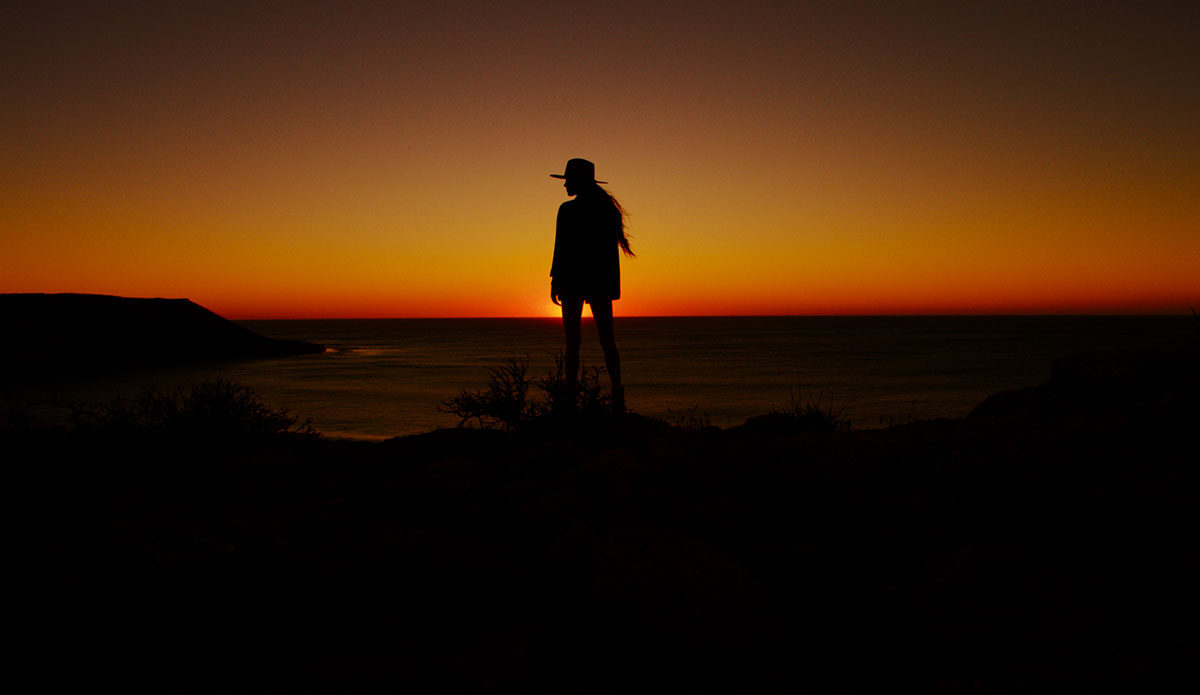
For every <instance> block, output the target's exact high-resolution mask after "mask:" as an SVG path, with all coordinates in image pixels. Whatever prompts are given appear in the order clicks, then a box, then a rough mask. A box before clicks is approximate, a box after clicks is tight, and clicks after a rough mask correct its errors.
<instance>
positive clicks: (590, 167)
mask: <svg viewBox="0 0 1200 695" xmlns="http://www.w3.org/2000/svg"><path fill="white" fill-rule="evenodd" d="M550 175H551V176H553V177H554V178H556V179H570V180H571V181H589V182H591V183H608V182H607V181H597V180H596V165H595V164H592V163H591V162H589V161H588V160H586V159H579V158H575V159H568V160H567V168H566V170H565V171H563V173H561V174H550Z"/></svg>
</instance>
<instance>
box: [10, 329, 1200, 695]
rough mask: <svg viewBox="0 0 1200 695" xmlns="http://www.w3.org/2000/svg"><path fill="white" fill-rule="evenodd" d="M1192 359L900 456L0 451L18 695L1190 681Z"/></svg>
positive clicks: (441, 448) (663, 433) (724, 440)
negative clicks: (103, 688) (42, 692)
mask: <svg viewBox="0 0 1200 695" xmlns="http://www.w3.org/2000/svg"><path fill="white" fill-rule="evenodd" d="M1196 357H1197V355H1196V353H1195V352H1190V353H1122V354H1118V355H1105V356H1083V357H1078V358H1073V359H1071V360H1064V361H1061V362H1059V363H1057V364H1056V366H1055V371H1054V378H1053V379H1052V380H1051V381H1050V382H1049V383H1047V384H1044V385H1042V386H1039V387H1035V388H1031V389H1027V390H1025V391H1021V392H1013V393H1008V394H1000V395H998V396H996V397H993V398H991V399H989V400H988V401H987V402H985V403H984V404H982V405H981V406H980V407H979V408H978V409H976V411H975V412H974V413H972V415H971V416H969V417H967V418H965V419H961V420H940V421H933V422H917V423H912V424H908V425H904V426H898V427H893V428H889V429H885V430H865V431H825V432H797V431H792V430H793V429H795V428H791V427H789V425H788V423H787V422H786V421H785V420H780V419H778V418H766V419H763V420H759V421H756V422H752V423H750V424H749V425H748V426H744V427H741V428H732V429H728V430H719V429H715V428H693V429H680V428H678V427H670V426H668V425H666V424H665V423H662V422H660V421H654V420H649V419H646V418H641V417H638V416H636V415H630V416H627V417H625V418H622V419H620V420H618V421H614V422H593V423H590V424H589V425H586V426H578V427H575V428H574V429H567V430H563V431H559V432H558V433H553V432H551V433H547V432H541V433H540V434H537V435H533V434H525V435H515V434H504V433H501V432H494V431H481V430H441V431H436V432H431V433H428V434H424V435H419V436H414V437H404V438H399V439H393V440H390V441H386V442H382V443H367V442H346V441H330V440H325V439H323V438H320V437H316V436H311V435H292V436H283V437H274V438H270V439H266V440H262V439H259V440H255V441H252V442H247V441H239V442H232V441H223V440H221V439H219V438H215V439H211V440H207V439H204V438H190V439H188V440H186V441H180V440H179V438H171V437H163V436H157V435H144V436H138V435H131V434H129V433H123V434H119V435H115V434H112V433H105V432H103V431H96V432H89V433H74V434H70V433H63V432H61V431H47V430H39V429H36V428H10V429H7V430H4V431H2V432H0V437H2V440H3V447H4V449H3V450H4V451H5V452H6V455H5V460H6V462H7V463H6V466H5V472H6V474H7V484H6V485H5V493H6V498H7V499H6V500H5V502H4V507H5V510H6V515H7V516H8V521H7V523H6V551H7V552H6V555H7V556H8V560H7V563H6V565H7V568H8V569H7V570H6V571H5V575H6V584H7V587H8V590H7V591H6V592H5V597H6V601H5V603H6V613H7V619H6V624H7V626H8V632H9V634H10V636H16V637H17V638H18V640H19V643H20V648H19V649H17V650H15V651H10V653H9V656H10V658H12V659H13V663H14V670H13V671H12V673H14V674H15V673H22V672H24V673H26V674H27V675H32V676H35V677H36V678H38V679H39V681H37V682H40V683H41V684H42V685H44V686H46V687H50V686H53V685H57V684H61V683H64V682H68V681H70V682H73V683H89V684H91V685H92V686H93V687H95V686H96V685H98V684H100V683H119V684H122V685H124V686H125V687H126V688H127V689H129V688H138V687H141V688H146V689H154V690H254V691H260V692H261V691H288V692H291V691H295V690H363V689H367V690H374V689H379V690H411V691H413V692H429V691H451V692H462V691H517V692H609V691H629V690H635V691H637V690H660V689H663V688H667V687H669V688H671V690H672V691H678V690H680V689H684V688H686V689H689V690H714V691H721V692H793V691H798V690H806V689H811V690H813V691H816V692H826V691H860V690H867V689H871V690H882V689H884V688H886V689H888V690H895V689H919V690H925V691H933V692H965V691H970V692H1013V691H1018V690H1031V691H1047V690H1050V689H1052V688H1053V689H1055V690H1062V691H1080V690H1098V689H1100V688H1101V687H1105V686H1107V687H1113V685H1114V684H1116V685H1119V686H1125V687H1130V686H1133V687H1138V688H1139V689H1141V688H1144V687H1154V686H1156V685H1162V684H1166V683H1168V682H1171V681H1173V680H1178V679H1179V678H1181V677H1190V678H1192V679H1195V678H1196V676H1197V673H1196V669H1197V667H1196V664H1197V663H1200V662H1198V661H1197V656H1198V655H1197V639H1196V637H1195V622H1194V620H1193V616H1192V615H1191V614H1190V613H1189V612H1188V610H1187V606H1188V605H1190V602H1189V601H1188V599H1189V598H1190V596H1191V595H1192V594H1193V593H1194V588H1195V586H1196V579H1197V554H1196V550H1195V543H1194V540H1193V534H1194V531H1193V529H1194V528H1196V527H1197V524H1196V516H1197V514H1196V511H1195V508H1196V504H1195V499H1196V490H1197V487H1196V482H1197V438H1196V432H1197V427H1196V426H1197V420H1198V417H1197V416H1198V415H1200V396H1198V393H1200V391H1198V388H1197V387H1198V385H1200V368H1198V366H1197V365H1198V361H1197V359H1196Z"/></svg>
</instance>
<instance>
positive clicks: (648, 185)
mask: <svg viewBox="0 0 1200 695" xmlns="http://www.w3.org/2000/svg"><path fill="white" fill-rule="evenodd" d="M1151 4H1152V3H1133V2H1130V3H1113V2H1068V3H1060V4H1057V5H1056V4H1055V3H1048V2H1029V3H1024V2H988V3H979V5H978V7H975V8H973V7H972V6H971V4H970V3H961V2H945V3H932V2H925V3H919V2H903V3H892V2H888V3H857V2H844V3H827V2H813V3H799V2H737V3H733V2H730V3H705V2H667V3H652V2H651V3H643V2H629V3H626V2H596V3H566V2H526V3H456V2H396V3H383V2H379V3H355V2H344V3H338V2H329V3H311V2H295V1H293V2H280V3H252V2H237V3H221V2H212V1H209V2H196V3H169V2H148V3H112V4H111V5H112V6H110V3H69V4H67V3H58V2H39V3H23V4H22V5H24V6H23V7H21V8H20V9H16V10H14V9H5V10H3V11H2V14H0V39H2V43H0V68H2V69H0V292H88V293H101V294H116V295H124V296H149V297H154V296H158V297H188V298H190V299H192V300H193V301H195V302H197V303H200V304H202V305H204V306H206V307H208V308H210V309H212V310H214V311H216V312H217V313H220V314H222V315H225V316H228V317H231V318H292V317H294V318H316V317H424V316H546V315H550V314H551V313H552V312H553V311H555V310H556V307H554V306H553V305H552V304H551V303H550V300H549V291H548V290H549V278H548V277H547V274H548V271H549V267H550V256H551V250H552V244H553V239H554V219H555V213H556V210H557V207H558V205H559V204H560V203H561V202H562V201H563V200H565V199H566V197H565V193H564V191H563V188H562V183H561V181H558V180H555V179H552V178H550V177H549V176H548V174H550V173H561V171H562V169H563V165H564V163H565V161H566V160H567V159H568V158H569V157H575V156H579V157H586V158H589V159H591V160H593V161H594V162H596V167H597V172H596V173H597V177H598V178H600V179H604V180H607V181H608V182H609V184H610V185H609V186H608V189H609V190H610V191H611V192H612V193H613V194H614V195H615V196H616V197H617V198H618V199H619V200H620V201H621V203H622V204H623V205H624V206H625V207H626V208H627V209H628V210H629V211H630V212H631V214H632V216H631V219H630V232H631V234H632V237H633V246H634V250H635V251H636V252H637V253H638V258H637V259H633V260H625V261H624V262H623V267H622V270H623V280H624V282H623V298H622V299H621V300H620V302H618V303H617V305H616V312H617V314H618V315H626V316H633V315H730V314H888V313H905V314H907V313H991V312H999V313H1030V312H1032V313H1047V312H1050V313H1080V312H1082V313H1095V312H1105V313H1107V312H1113V313H1131V312H1171V313H1176V312H1179V313H1183V312H1187V310H1188V307H1189V306H1192V305H1194V306H1196V307H1197V308H1198V309H1200V126H1198V125H1197V124H1198V123H1200V40H1197V37H1198V36H1200V3H1196V2H1179V3H1172V4H1165V5H1162V6H1161V7H1158V8H1151V7H1150V5H1151Z"/></svg>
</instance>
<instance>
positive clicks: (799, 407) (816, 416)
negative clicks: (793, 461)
mask: <svg viewBox="0 0 1200 695" xmlns="http://www.w3.org/2000/svg"><path fill="white" fill-rule="evenodd" d="M845 410H846V409H845V408H844V407H841V408H835V407H834V405H833V399H832V398H830V399H829V401H828V402H825V398H824V394H821V393H818V394H817V396H816V398H813V397H812V396H805V395H804V394H803V392H802V391H800V390H799V389H794V390H792V391H791V392H789V395H788V402H787V403H786V404H785V405H784V406H783V407H781V408H777V409H776V410H775V412H777V413H779V414H780V415H783V416H784V417H787V418H790V419H791V420H792V421H793V422H794V423H795V427H796V430H797V431H804V432H812V431H834V430H848V429H850V425H851V423H850V421H849V420H847V419H846V417H845V415H844V413H845Z"/></svg>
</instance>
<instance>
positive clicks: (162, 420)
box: [72, 379, 315, 440]
mask: <svg viewBox="0 0 1200 695" xmlns="http://www.w3.org/2000/svg"><path fill="white" fill-rule="evenodd" d="M72 420H73V421H74V424H75V427H76V429H79V428H84V427H89V426H91V427H95V428H96V429H100V430H107V431H140V432H145V433H150V434H156V435H169V436H181V437H189V438H193V437H203V438H207V439H213V440H229V439H260V438H265V437H272V436H277V435H281V434H288V433H293V434H315V430H313V428H312V425H311V421H310V420H304V421H303V422H300V421H299V418H297V417H296V416H294V415H292V414H291V412H289V411H288V409H287V408H272V407H271V406H269V405H267V404H266V403H264V402H263V401H262V400H261V398H260V397H259V395H258V394H257V393H255V392H254V391H253V390H251V389H249V388H248V387H246V386H242V385H240V384H236V383H234V382H232V381H229V380H227V379H210V380H206V381H199V382H196V383H193V384H191V385H190V386H187V387H178V388H174V389H163V388H159V387H157V386H154V387H150V388H149V389H147V390H146V391H144V392H143V393H142V394H141V395H138V396H134V397H132V398H118V399H115V400H113V401H112V402H111V403H110V404H109V405H108V406H101V407H99V408H91V409H88V408H82V407H76V408H75V409H74V413H73V415H72Z"/></svg>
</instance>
